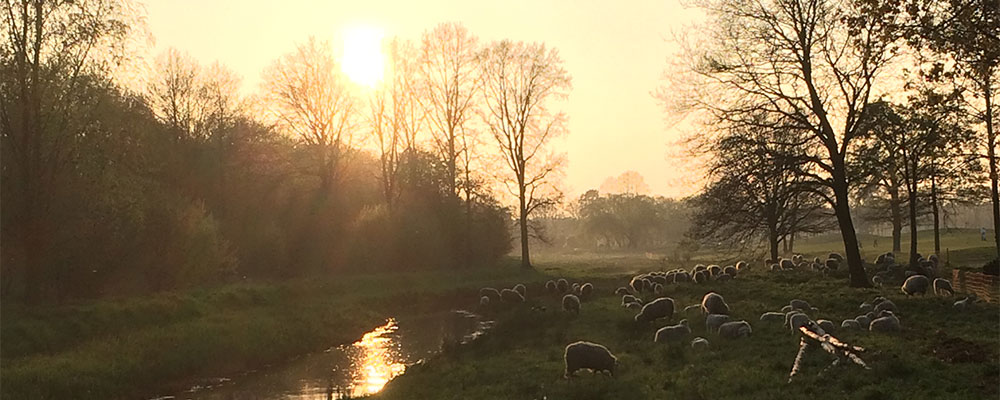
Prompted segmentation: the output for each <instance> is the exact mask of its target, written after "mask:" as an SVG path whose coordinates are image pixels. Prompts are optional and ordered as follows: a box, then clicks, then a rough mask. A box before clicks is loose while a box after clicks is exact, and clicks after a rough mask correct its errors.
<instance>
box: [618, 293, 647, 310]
mask: <svg viewBox="0 0 1000 400" xmlns="http://www.w3.org/2000/svg"><path fill="white" fill-rule="evenodd" d="M629 303H636V304H639V305H642V300H639V298H638V297H635V296H633V295H630V294H626V295H624V296H622V307H625V306H627V305H628V304H629Z"/></svg>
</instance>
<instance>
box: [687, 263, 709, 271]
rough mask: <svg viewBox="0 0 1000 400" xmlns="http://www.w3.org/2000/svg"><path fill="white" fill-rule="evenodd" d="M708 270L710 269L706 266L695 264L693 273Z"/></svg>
mask: <svg viewBox="0 0 1000 400" xmlns="http://www.w3.org/2000/svg"><path fill="white" fill-rule="evenodd" d="M706 269H708V268H706V267H705V264H695V266H694V268H692V269H691V272H694V271H704V270H706Z"/></svg>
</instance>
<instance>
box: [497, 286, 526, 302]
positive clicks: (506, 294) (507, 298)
mask: <svg viewBox="0 0 1000 400" xmlns="http://www.w3.org/2000/svg"><path fill="white" fill-rule="evenodd" d="M500 300H501V301H503V302H504V303H524V296H522V295H521V293H518V292H516V291H513V290H511V289H504V290H501V291H500Z"/></svg>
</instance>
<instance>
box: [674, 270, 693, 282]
mask: <svg viewBox="0 0 1000 400" xmlns="http://www.w3.org/2000/svg"><path fill="white" fill-rule="evenodd" d="M684 282H691V274H688V273H687V271H677V273H676V274H674V283H684Z"/></svg>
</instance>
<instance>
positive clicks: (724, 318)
mask: <svg viewBox="0 0 1000 400" xmlns="http://www.w3.org/2000/svg"><path fill="white" fill-rule="evenodd" d="M729 320H730V318H729V316H728V315H725V314H708V316H707V317H705V330H707V331H709V332H713V333H714V332H717V331H718V330H719V326H721V325H722V324H724V323H726V322H729Z"/></svg>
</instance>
